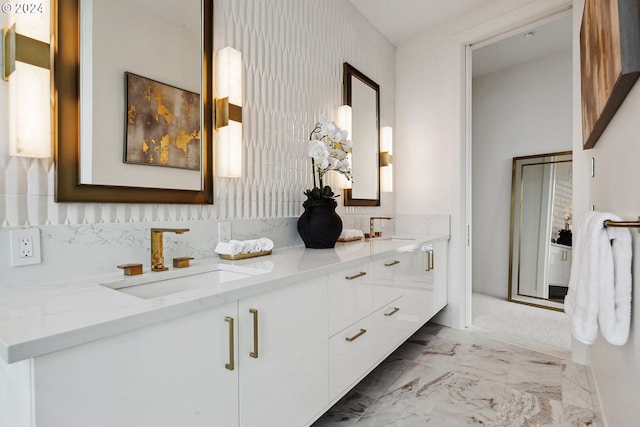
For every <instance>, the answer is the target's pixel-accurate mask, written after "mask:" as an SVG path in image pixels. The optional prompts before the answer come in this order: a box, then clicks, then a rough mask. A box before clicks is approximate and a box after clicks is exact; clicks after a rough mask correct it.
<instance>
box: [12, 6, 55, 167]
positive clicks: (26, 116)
mask: <svg viewBox="0 0 640 427" xmlns="http://www.w3.org/2000/svg"><path fill="white" fill-rule="evenodd" d="M6 5H12V4H11V3H6ZM39 6H40V8H41V10H40V9H39V10H40V13H33V14H18V13H13V14H10V16H9V18H10V20H12V21H13V22H12V23H11V26H10V27H9V28H4V29H3V31H2V44H3V63H4V67H3V71H2V75H3V78H4V80H7V81H8V82H9V154H10V155H12V156H22V157H34V158H47V157H51V151H52V150H51V86H50V85H51V83H50V82H51V74H50V71H49V69H50V50H49V37H50V34H49V33H50V30H49V29H50V18H49V17H50V15H49V5H48V4H46V5H45V4H43V3H42V2H41V3H40V4H39ZM13 7H15V6H13ZM3 10H4V7H3ZM11 18H13V19H11ZM18 31H19V32H18ZM26 34H28V35H26Z"/></svg>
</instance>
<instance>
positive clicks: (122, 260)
mask: <svg viewBox="0 0 640 427" xmlns="http://www.w3.org/2000/svg"><path fill="white" fill-rule="evenodd" d="M297 221H298V218H297V217H290V218H264V219H252V220H229V221H226V222H230V223H231V233H232V238H233V239H238V240H244V239H251V238H258V237H268V238H270V239H271V240H273V241H274V245H275V247H276V248H282V247H287V246H296V245H301V244H302V240H301V239H300V236H298V232H297V228H296V223H297ZM152 227H163V228H189V232H188V233H185V234H181V235H176V234H172V233H165V236H164V257H165V260H166V262H167V263H170V262H171V259H172V258H174V257H182V256H190V257H194V258H195V259H202V258H211V257H213V256H214V255H215V254H214V249H215V246H216V244H217V243H218V221H204V220H187V221H179V222H177V221H176V222H173V221H172V222H167V221H163V222H145V223H95V224H80V225H51V226H41V227H38V228H39V229H40V240H41V250H42V263H41V264H37V265H29V266H22V267H12V266H11V263H10V259H11V250H10V247H9V245H8V244H6V245H1V246H0V260H2V264H0V287H7V286H20V285H28V284H34V283H55V282H60V281H64V280H69V279H72V278H79V277H89V276H95V275H100V274H106V273H112V272H114V271H118V269H117V267H116V266H117V265H120V264H128V263H142V264H143V266H144V268H145V269H148V268H149V266H150V257H151V249H150V240H151V237H150V228H152ZM10 230H11V229H9V228H2V229H0V241H2V242H9V233H10Z"/></svg>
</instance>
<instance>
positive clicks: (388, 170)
mask: <svg viewBox="0 0 640 427" xmlns="http://www.w3.org/2000/svg"><path fill="white" fill-rule="evenodd" d="M392 163H393V129H392V128H391V126H384V127H382V129H380V191H381V192H383V193H391V192H393V164H392Z"/></svg>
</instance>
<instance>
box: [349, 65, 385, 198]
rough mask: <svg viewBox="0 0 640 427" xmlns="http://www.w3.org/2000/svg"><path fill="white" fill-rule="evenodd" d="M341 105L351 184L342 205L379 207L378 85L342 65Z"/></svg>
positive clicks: (351, 68) (358, 72) (350, 66)
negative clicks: (347, 112) (347, 123)
mask: <svg viewBox="0 0 640 427" xmlns="http://www.w3.org/2000/svg"><path fill="white" fill-rule="evenodd" d="M343 79H344V80H343V103H344V104H346V105H349V106H351V140H352V142H353V147H352V149H351V168H352V172H353V182H352V185H351V188H347V189H345V190H344V205H345V206H380V155H379V154H380V86H379V85H378V84H377V83H376V82H374V81H373V80H371V79H370V78H369V77H367V76H365V75H364V74H363V73H362V72H360V71H358V70H357V69H356V68H355V67H353V66H352V65H350V64H348V63H346V62H345V63H344V65H343Z"/></svg>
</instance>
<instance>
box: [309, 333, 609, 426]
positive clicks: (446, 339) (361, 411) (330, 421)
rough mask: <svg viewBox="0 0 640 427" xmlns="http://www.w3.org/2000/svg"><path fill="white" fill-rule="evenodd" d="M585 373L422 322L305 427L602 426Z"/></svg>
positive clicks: (548, 358) (558, 360)
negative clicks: (331, 405) (413, 332)
mask: <svg viewBox="0 0 640 427" xmlns="http://www.w3.org/2000/svg"><path fill="white" fill-rule="evenodd" d="M594 390H595V389H594V383H593V378H592V377H591V373H590V371H589V370H588V369H587V368H585V367H584V366H582V365H578V364H575V363H573V362H571V361H570V360H566V359H561V358H558V357H555V356H552V355H548V354H544V353H539V352H536V351H533V350H531V349H528V348H525V347H520V346H517V345H512V344H509V343H506V342H503V341H498V340H494V339H493V338H490V337H487V336H485V335H482V334H478V333H474V332H470V331H460V330H455V329H451V328H447V327H442V326H439V325H436V324H432V323H427V324H426V325H425V326H424V327H422V328H421V329H420V330H419V331H418V332H416V333H415V334H414V335H413V336H412V337H411V338H410V339H409V340H407V342H405V343H404V344H403V345H402V346H401V347H399V348H398V349H397V350H396V351H395V352H394V353H393V354H391V355H390V356H389V357H388V358H387V359H386V360H385V361H384V362H382V364H380V366H378V367H377V368H376V369H375V370H374V371H373V372H372V373H371V374H369V375H368V376H367V377H365V378H364V379H363V380H362V381H361V382H360V383H359V384H358V385H356V387H355V388H354V389H353V390H351V391H350V392H349V393H348V394H347V395H346V396H345V397H344V398H342V399H341V400H340V401H339V402H338V403H336V404H335V405H334V406H333V407H332V408H331V409H330V410H329V411H328V412H327V413H326V414H324V415H323V416H322V417H321V418H320V419H319V420H318V421H316V422H315V423H314V424H313V426H312V427H325V426H340V427H348V426H356V427H365V426H375V427H382V426H384V427H387V426H407V427H422V426H443V427H444V426H446V427H457V426H467V425H481V426H508V427H516V426H527V427H533V426H563V427H564V426H567V427H568V426H602V421H601V418H600V415H599V410H598V403H597V402H598V400H597V396H596V395H595V392H594Z"/></svg>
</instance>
